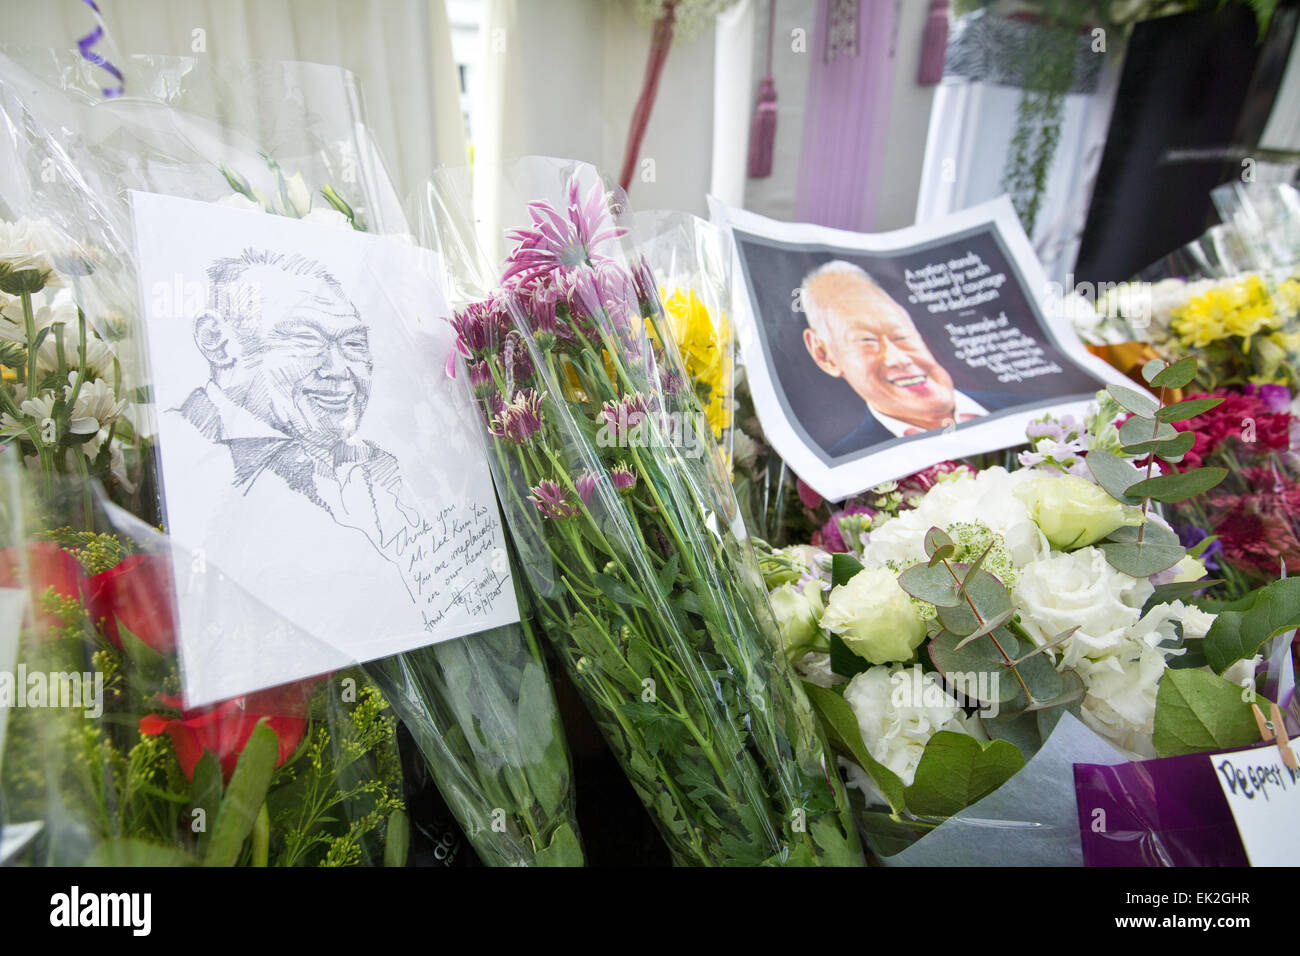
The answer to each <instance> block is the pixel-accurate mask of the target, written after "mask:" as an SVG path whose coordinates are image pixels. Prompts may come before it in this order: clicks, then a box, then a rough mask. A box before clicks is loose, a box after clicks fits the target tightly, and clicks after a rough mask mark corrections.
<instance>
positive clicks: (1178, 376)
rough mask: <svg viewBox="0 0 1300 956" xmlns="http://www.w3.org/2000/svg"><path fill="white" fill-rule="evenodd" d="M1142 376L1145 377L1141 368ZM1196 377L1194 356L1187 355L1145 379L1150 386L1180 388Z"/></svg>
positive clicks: (1144, 372)
mask: <svg viewBox="0 0 1300 956" xmlns="http://www.w3.org/2000/svg"><path fill="white" fill-rule="evenodd" d="M1142 377H1143V378H1146V371H1145V370H1143V372H1142ZM1195 377H1196V358H1195V357H1194V356H1191V355H1189V356H1188V357H1187V358H1185V359H1180V360H1179V361H1177V362H1175V363H1174V364H1173V365H1170V366H1168V367H1167V368H1165V369H1163V370H1161V371H1159V372H1157V373H1156V374H1155V375H1153V376H1152V377H1151V378H1148V379H1147V381H1148V382H1150V383H1151V387H1152V388H1182V387H1183V386H1185V385H1189V384H1191V381H1192V379H1193V378H1195Z"/></svg>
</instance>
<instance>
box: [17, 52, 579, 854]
mask: <svg viewBox="0 0 1300 956" xmlns="http://www.w3.org/2000/svg"><path fill="white" fill-rule="evenodd" d="M130 72H131V75H132V77H133V79H134V80H135V81H136V82H134V83H133V86H132V88H133V90H135V91H137V92H134V93H133V94H132V95H131V96H128V97H123V98H121V99H119V100H114V101H104V100H103V99H102V98H101V97H100V96H99V94H98V88H97V86H96V85H95V83H96V78H95V77H94V76H93V75H89V74H88V73H87V71H86V70H85V68H84V65H83V64H82V63H80V62H78V60H77V59H76V58H75V55H73V54H68V55H64V54H60V53H55V52H52V51H36V52H34V53H31V54H30V55H28V56H26V57H23V58H21V59H20V58H17V57H16V56H11V55H8V54H6V55H2V56H0V118H2V119H3V123H0V156H3V157H4V159H5V161H4V162H0V210H4V211H5V212H4V214H6V215H11V216H14V217H17V216H20V215H27V216H32V217H41V218H44V219H47V220H49V222H50V223H51V225H52V227H53V229H54V230H55V231H57V232H58V233H59V234H60V235H61V236H62V237H63V238H64V239H65V240H67V241H66V242H64V243H63V245H64V246H66V247H67V248H66V254H65V255H63V256H61V261H62V264H63V265H64V266H66V267H67V269H68V270H69V271H70V272H71V273H72V274H73V275H72V278H71V279H70V280H69V283H70V287H71V288H70V292H71V294H72V296H73V298H74V300H75V301H76V302H77V303H78V304H79V305H81V306H82V307H83V308H84V311H85V314H86V315H87V317H88V318H89V320H90V324H91V327H92V329H93V330H94V331H95V338H96V339H97V340H99V341H102V342H104V343H108V344H110V345H111V347H112V351H113V353H114V355H115V361H114V362H113V363H112V364H113V372H114V374H115V376H116V379H117V386H118V391H119V394H123V395H126V394H134V393H135V390H136V389H138V388H141V387H143V386H147V384H148V383H149V382H150V375H149V371H148V369H147V367H146V363H145V361H144V355H145V349H144V347H143V342H144V340H143V322H142V321H140V320H139V319H138V316H139V315H140V314H141V313H140V312H139V310H140V309H141V308H143V307H145V306H146V305H147V303H139V302H138V299H137V295H138V293H137V286H136V268H135V263H134V261H133V257H132V256H131V255H130V254H129V250H130V248H131V236H132V228H131V219H130V211H129V205H128V202H127V190H129V189H139V190H144V191H152V192H160V193H165V194H169V195H175V196H181V197H184V198H189V199H196V200H203V201H222V200H227V199H229V198H231V197H232V196H233V195H235V194H236V193H237V192H238V193H242V194H243V195H244V198H246V199H248V200H249V201H250V202H253V201H255V202H257V203H261V204H262V205H263V206H264V207H267V206H269V208H268V209H267V211H268V212H276V213H280V214H283V213H284V212H285V211H286V210H285V209H284V206H285V202H286V197H285V196H284V195H282V188H283V185H284V183H283V178H282V177H287V176H293V175H294V174H296V173H301V175H302V177H303V180H304V182H305V183H306V184H307V185H308V191H309V192H310V194H311V204H312V209H313V210H316V209H317V208H325V207H326V206H327V200H326V196H325V195H324V190H325V188H326V187H330V188H331V189H332V191H333V193H334V196H336V197H338V196H342V197H343V200H344V201H345V202H346V204H347V205H348V206H350V211H351V212H352V214H353V215H354V217H355V222H356V224H358V225H363V226H364V227H365V228H366V229H367V230H368V231H371V232H375V233H402V232H404V231H405V220H404V217H403V216H402V214H401V210H400V206H399V204H398V203H397V201H396V199H395V198H394V194H393V190H392V187H391V184H390V183H389V182H388V180H387V178H386V176H385V175H384V171H383V167H382V163H381V162H379V160H378V157H377V155H376V154H375V151H374V149H373V146H372V145H371V143H370V139H369V136H368V134H367V131H366V128H365V124H364V119H363V116H362V114H361V109H360V101H359V97H358V96H357V91H356V89H355V85H354V83H353V80H352V78H351V77H350V75H349V74H347V73H346V72H345V71H342V70H337V69H333V68H330V67H323V66H318V65H314V64H300V63H277V62H262V63H223V62H221V61H219V60H218V61H209V60H208V59H207V58H183V57H182V58H177V57H132V58H131V62H130ZM146 90H147V91H148V92H147V93H143V92H140V91H146ZM33 91H36V95H33ZM63 129H75V130H77V131H78V135H77V137H75V138H74V139H72V140H68V139H67V137H66V136H63V135H62V130H63ZM329 205H334V203H333V202H332V201H330V202H329ZM336 208H337V207H336ZM298 211H299V212H301V210H298ZM434 371H435V370H434V369H433V368H432V367H431V369H430V372H431V374H432V373H433V372H434ZM142 409H143V410H142V414H141V416H140V419H139V421H140V422H141V423H142V424H147V423H148V422H149V420H150V419H151V417H152V413H153V410H152V409H150V408H148V407H145V406H142ZM117 428H118V429H119V430H118V432H117V435H118V438H119V439H123V438H124V439H126V440H127V441H126V442H124V444H125V445H126V447H125V449H124V451H125V457H126V464H127V466H128V469H129V470H130V477H131V479H132V481H131V482H130V485H131V489H130V490H124V489H118V488H110V490H112V491H113V492H114V500H115V501H116V502H117V503H118V504H121V505H123V506H125V507H126V508H127V509H128V510H130V511H131V512H133V513H134V514H136V515H138V516H139V517H141V518H142V519H144V520H145V521H146V522H147V523H150V524H152V523H157V522H159V521H160V520H161V515H162V509H161V503H160V496H159V494H158V493H157V489H158V486H159V482H158V481H157V480H156V476H155V475H154V473H153V470H152V468H151V467H150V465H151V464H152V450H151V447H150V443H149V438H150V433H149V432H148V431H147V430H145V429H143V428H142V429H139V430H136V429H131V428H129V427H128V426H127V423H126V422H125V419H123V421H122V422H120V423H119V424H118V426H117ZM108 440H109V441H110V443H111V442H112V441H113V432H112V431H110V432H109V439H108ZM132 466H135V467H132ZM118 491H123V493H122V494H118V493H117V492H118ZM486 639H487V640H488V642H489V645H490V646H491V647H492V648H494V649H495V651H496V656H495V657H490V656H488V655H487V653H486V651H485V650H482V649H479V648H477V647H473V646H472V645H473V643H474V642H475V641H477V640H478V638H477V637H475V636H470V637H468V638H465V639H463V646H455V645H462V641H458V642H455V645H449V646H448V647H446V648H439V649H435V650H429V651H424V652H416V653H414V654H412V655H410V656H409V657H408V658H406V659H403V660H400V661H394V662H392V667H391V670H392V671H393V672H395V673H397V674H399V675H400V676H401V678H402V680H403V681H404V682H405V683H404V684H402V685H399V686H400V687H401V688H403V689H409V690H411V691H412V692H411V693H410V694H409V695H408V696H403V697H401V698H400V699H398V700H397V701H396V702H395V709H397V708H398V707H400V712H401V713H402V715H403V716H404V717H405V718H407V719H408V720H409V721H410V722H411V724H412V729H413V730H414V731H416V732H417V735H419V731H420V729H421V728H426V729H427V728H429V727H434V728H437V729H439V731H440V732H445V733H446V734H447V738H446V739H451V738H452V736H453V735H454V734H455V733H456V732H458V731H457V728H456V727H455V725H454V721H456V720H460V719H461V718H462V717H467V716H470V715H474V714H476V713H477V709H478V708H479V707H480V705H481V703H482V701H483V700H484V699H493V700H495V699H496V698H498V697H499V698H503V699H505V700H507V701H509V702H511V703H512V704H513V705H515V706H518V705H519V704H520V703H521V702H522V703H527V704H528V706H529V708H530V711H529V716H530V718H531V717H532V716H534V715H535V714H536V713H541V712H543V711H548V709H549V711H553V709H554V704H553V701H552V693H551V689H550V685H549V680H547V679H546V677H545V671H544V669H542V667H541V663H540V655H539V654H538V653H537V649H536V646H535V644H534V643H533V642H532V640H531V638H529V636H528V635H526V634H525V632H524V631H523V630H522V629H521V628H519V627H512V628H508V629H505V630H504V631H502V632H498V633H497V634H494V635H490V636H489V637H488V638H486ZM485 646H488V645H485ZM456 660H460V661H461V662H462V663H463V662H464V661H469V662H472V663H473V664H474V665H475V667H476V674H477V677H478V681H477V682H476V681H467V680H466V681H462V680H447V679H444V675H445V674H446V673H447V671H448V668H449V667H450V665H449V664H448V662H449V661H456ZM529 661H531V662H532V664H533V665H534V666H527V664H528V662H529ZM462 669H463V667H462ZM384 670H387V668H384ZM426 671H427V677H426ZM525 677H527V678H528V683H527V684H523V683H521V681H523V679H524V678H525ZM399 686H393V687H391V688H390V690H392V691H393V693H394V694H396V693H397V691H398V689H399ZM485 687H487V688H490V690H491V691H492V694H487V692H486V691H485V690H484V688H485ZM525 691H527V693H525ZM444 715H446V719H444ZM518 718H519V712H518V710H515V711H512V712H510V713H507V712H506V710H505V709H504V708H502V709H501V710H500V712H499V713H498V714H497V715H496V721H495V723H494V724H493V725H492V726H493V728H494V731H493V735H492V737H491V738H489V739H488V740H487V743H486V744H485V745H483V746H479V747H477V748H470V747H468V746H449V747H446V748H445V749H444V750H443V751H441V752H439V751H438V749H437V747H433V746H430V747H426V748H425V750H424V753H425V755H426V757H428V758H429V759H430V762H431V768H430V769H431V770H432V771H433V776H434V778H435V780H436V781H437V782H438V783H439V785H440V786H441V787H443V788H444V789H447V790H455V792H456V796H455V797H454V798H453V797H452V796H451V795H450V794H449V802H451V803H453V805H455V806H457V807H458V808H459V811H458V812H459V813H460V814H461V816H462V818H463V819H464V820H465V821H469V826H470V827H472V828H474V830H475V832H480V833H482V834H483V835H484V839H485V840H487V841H488V843H487V844H486V845H485V846H484V845H481V846H479V847H478V848H479V849H480V850H481V852H482V853H483V855H484V856H485V857H491V858H492V859H496V860H499V861H501V862H504V863H510V864H518V863H529V862H536V861H538V860H539V859H541V857H540V854H542V853H543V852H546V851H547V850H548V849H549V850H550V854H549V857H548V859H552V860H555V859H559V858H561V857H563V858H564V861H566V862H572V861H573V860H575V859H580V858H581V855H580V851H579V850H578V849H577V841H576V839H574V840H573V841H569V840H568V839H567V838H565V839H561V840H560V841H559V842H558V843H557V842H556V834H557V833H558V832H559V831H560V830H561V829H564V828H565V827H569V829H571V826H569V825H570V824H571V822H572V819H573V809H572V806H573V804H572V795H571V792H570V791H569V789H568V787H567V781H568V770H567V761H568V758H567V751H566V748H565V745H564V741H563V737H562V735H561V733H560V729H559V725H558V723H557V722H555V721H553V720H548V721H543V722H534V723H532V724H530V727H529V728H521V727H520V726H518V725H517V723H516V722H517V720H518ZM448 721H451V723H449V722H448ZM531 728H535V729H532V733H533V736H534V738H543V743H544V746H543V747H542V750H543V751H544V753H545V755H546V759H547V760H549V761H551V766H553V767H560V766H561V765H563V772H560V771H558V770H557V771H556V773H555V775H554V778H553V779H545V780H542V781H541V782H540V783H536V784H535V781H534V777H535V776H536V774H534V775H533V776H530V775H529V774H528V773H526V772H525V771H524V765H523V764H521V763H518V762H517V761H516V762H513V763H512V767H513V769H509V770H508V771H505V772H503V771H502V769H501V764H502V762H503V759H504V758H503V757H501V756H500V755H498V754H496V753H495V751H494V750H493V747H494V746H499V747H500V748H502V749H503V751H504V750H507V749H509V748H512V747H518V746H519V744H518V741H519V739H520V738H521V737H523V736H527V733H528V731H529V730H530V729H531ZM470 732H471V734H472V733H475V732H476V731H474V730H473V729H471V731H470ZM422 739H424V740H425V741H426V742H427V741H428V740H429V735H428V734H427V733H426V734H424V735H423V738H422ZM59 753H63V751H59ZM535 786H536V788H537V789H536V792H535V791H534V787H535ZM557 791H558V796H557ZM489 798H490V802H487V801H488V800H489ZM479 799H481V800H483V801H485V802H484V803H482V804H481V805H476V804H475V800H479ZM539 807H547V808H551V809H553V810H554V813H553V819H552V818H551V817H548V816H547V815H546V814H544V813H542V812H541V811H540V810H539V809H538V808H539ZM494 810H500V811H502V812H503V814H504V816H505V817H506V818H507V820H509V821H527V820H532V821H533V822H534V824H535V827H536V828H537V829H538V831H539V833H541V834H543V835H545V836H549V837H550V838H551V840H550V843H542V844H538V845H534V842H535V841H534V842H529V841H523V840H521V841H517V842H516V843H513V844H511V843H510V842H509V841H508V840H506V839H504V838H503V836H502V834H500V833H498V832H496V831H495V830H494V829H492V828H491V827H490V826H489V827H487V828H486V829H484V825H483V824H482V823H481V822H479V821H483V820H490V818H491V815H492V813H493V811H494ZM534 818H536V819H534ZM556 821H559V822H563V823H564V824H565V827H562V826H560V824H559V822H556ZM272 822H273V823H274V820H273V821H272ZM510 826H514V824H513V823H511V824H510V825H509V826H507V834H508V833H509V832H510ZM512 848H513V849H512ZM515 851H517V852H515ZM562 851H563V852H562Z"/></svg>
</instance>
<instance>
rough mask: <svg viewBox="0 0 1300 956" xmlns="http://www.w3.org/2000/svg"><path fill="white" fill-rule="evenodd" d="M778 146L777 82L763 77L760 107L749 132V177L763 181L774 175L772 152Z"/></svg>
mask: <svg viewBox="0 0 1300 956" xmlns="http://www.w3.org/2000/svg"><path fill="white" fill-rule="evenodd" d="M775 146H776V81H775V80H773V79H772V77H771V76H765V77H763V82H762V85H761V86H760V88H759V93H758V107H757V108H756V109H755V110H754V123H753V125H752V126H751V127H750V130H749V176H750V178H751V179H763V178H765V177H767V176H771V175H772V152H773V149H774V148H775Z"/></svg>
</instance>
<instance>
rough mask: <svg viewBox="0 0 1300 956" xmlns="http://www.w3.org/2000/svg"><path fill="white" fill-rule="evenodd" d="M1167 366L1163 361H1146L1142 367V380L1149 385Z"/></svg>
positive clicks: (1155, 359)
mask: <svg viewBox="0 0 1300 956" xmlns="http://www.w3.org/2000/svg"><path fill="white" fill-rule="evenodd" d="M1168 364H1169V363H1167V362H1166V361H1165V360H1164V359H1158V358H1153V359H1148V360H1147V363H1146V364H1145V365H1143V366H1142V379H1143V380H1144V381H1146V382H1148V383H1149V382H1150V381H1151V380H1152V379H1153V378H1155V377H1156V376H1157V375H1159V374H1160V372H1161V371H1162V370H1163V369H1164V368H1165V366H1166V365H1168Z"/></svg>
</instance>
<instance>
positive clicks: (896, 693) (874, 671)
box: [844, 664, 968, 802]
mask: <svg viewBox="0 0 1300 956" xmlns="http://www.w3.org/2000/svg"><path fill="white" fill-rule="evenodd" d="M844 700H845V702H846V703H847V704H848V705H849V706H850V707H851V708H852V709H853V715H854V716H855V717H857V719H858V730H859V731H861V733H862V742H863V743H864V744H865V745H866V747H867V752H868V753H869V754H871V756H872V757H873V758H875V759H876V760H877V761H879V762H880V763H882V764H884V765H885V766H886V767H888V768H889V769H890V770H892V771H893V772H894V773H896V774H897V775H898V777H899V779H901V780H902V781H903V784H904V786H910V785H911V783H912V780H913V779H914V778H915V776H916V768H917V765H918V764H920V762H921V755H922V754H923V753H924V752H925V745H926V744H928V743H929V742H930V738H931V737H933V736H934V735H935V734H936V733H938V732H939V731H940V730H951V731H954V732H956V733H967V732H968V731H967V727H966V726H965V724H963V722H962V720H961V717H963V716H964V712H963V711H962V709H961V707H960V706H959V705H958V704H957V701H956V700H954V699H953V698H952V697H951V696H950V695H949V694H948V693H947V692H946V691H944V689H943V687H942V685H940V684H939V683H938V682H937V681H936V680H935V679H934V677H933V676H932V675H930V674H924V673H922V671H921V669H920V668H919V667H909V668H904V667H902V666H901V665H898V664H895V665H893V666H892V667H872V668H869V669H868V670H865V671H863V672H862V673H861V674H858V675H857V676H855V677H854V678H853V679H852V680H851V681H849V683H848V686H847V687H845V688H844ZM855 782H856V783H857V784H858V785H859V786H860V787H861V788H862V789H863V790H864V792H868V793H869V792H870V791H867V789H866V787H864V786H862V783H863V782H862V781H861V780H855ZM871 789H872V790H874V787H873V788H871ZM875 795H876V797H877V802H884V801H883V800H881V799H879V794H878V793H877V794H875Z"/></svg>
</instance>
